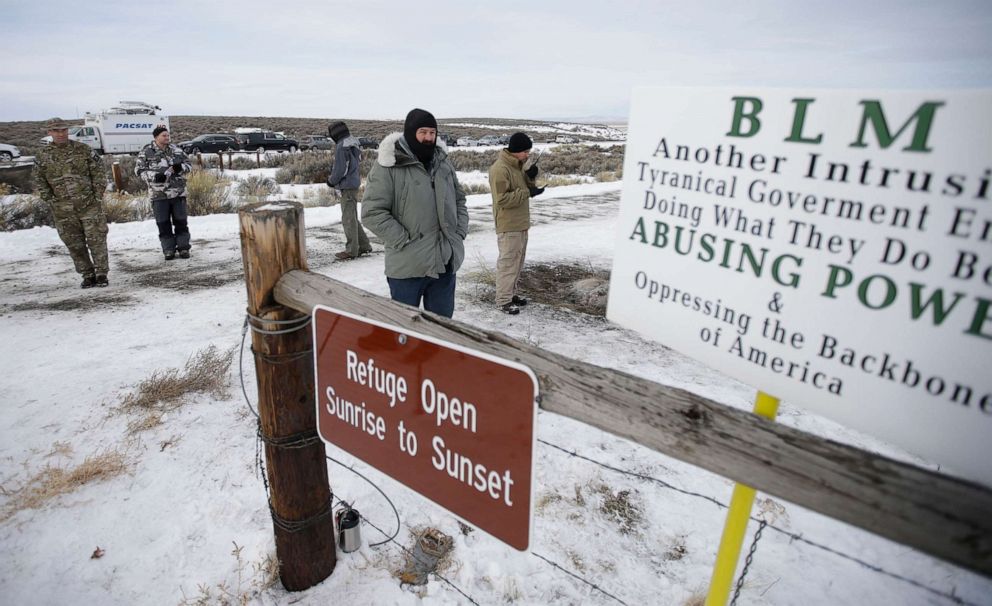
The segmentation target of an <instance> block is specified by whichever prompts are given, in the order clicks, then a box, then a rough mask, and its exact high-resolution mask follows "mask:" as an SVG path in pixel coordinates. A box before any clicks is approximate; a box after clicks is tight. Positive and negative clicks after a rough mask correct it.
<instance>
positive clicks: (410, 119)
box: [403, 108, 437, 170]
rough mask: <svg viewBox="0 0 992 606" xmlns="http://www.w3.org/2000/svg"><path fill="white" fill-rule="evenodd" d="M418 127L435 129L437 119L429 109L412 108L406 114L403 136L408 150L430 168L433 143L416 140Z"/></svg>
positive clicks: (432, 157) (432, 156)
mask: <svg viewBox="0 0 992 606" xmlns="http://www.w3.org/2000/svg"><path fill="white" fill-rule="evenodd" d="M418 128H433V129H437V120H435V119H434V115H433V114H431V113H430V112H429V111H427V110H423V109H419V108H414V109H411V110H410V113H408V114H407V115H406V121H405V122H404V123H403V138H404V139H406V144H407V145H409V146H410V151H412V152H413V154H414V155H415V156H417V159H418V160H420V162H421V163H422V164H423V165H424V167H425V168H427V169H428V170H430V164H431V160H433V159H434V144H433V143H430V144H428V143H421V142H420V141H417V129H418Z"/></svg>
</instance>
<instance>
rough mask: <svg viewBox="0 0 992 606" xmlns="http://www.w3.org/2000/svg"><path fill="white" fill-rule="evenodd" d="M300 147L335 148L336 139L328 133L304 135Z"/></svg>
mask: <svg viewBox="0 0 992 606" xmlns="http://www.w3.org/2000/svg"><path fill="white" fill-rule="evenodd" d="M300 149H334V141H332V140H331V138H330V137H328V136H327V135H304V136H303V138H301V139H300Z"/></svg>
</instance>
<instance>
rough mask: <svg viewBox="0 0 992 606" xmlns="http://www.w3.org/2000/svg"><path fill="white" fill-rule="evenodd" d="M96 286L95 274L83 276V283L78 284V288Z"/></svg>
mask: <svg viewBox="0 0 992 606" xmlns="http://www.w3.org/2000/svg"><path fill="white" fill-rule="evenodd" d="M94 286H96V276H83V283H82V284H80V285H79V287H80V288H93V287H94Z"/></svg>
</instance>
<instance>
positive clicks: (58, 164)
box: [34, 118, 110, 288]
mask: <svg viewBox="0 0 992 606" xmlns="http://www.w3.org/2000/svg"><path fill="white" fill-rule="evenodd" d="M45 127H46V128H47V130H48V134H49V135H50V136H51V137H52V143H51V145H48V146H46V147H44V148H42V149H41V151H39V152H38V154H37V155H36V156H35V170H34V177H35V189H36V190H37V191H38V195H39V196H41V199H42V200H43V201H45V202H46V203H47V204H48V205H49V206H50V207H51V209H52V216H53V218H54V219H55V229H57V230H58V232H59V237H60V238H62V241H63V242H65V245H66V248H68V249H69V255H70V256H71V257H72V263H73V265H75V266H76V271H77V272H78V273H79V274H80V275H82V276H83V283H82V287H83V288H91V287H93V286H107V285H108V284H109V282H108V281H107V273H108V271H109V269H110V267H109V266H110V261H109V258H108V254H107V215H106V214H105V213H104V210H103V192H104V191H105V190H106V189H107V176H106V174H105V173H104V171H103V163H102V162H101V161H100V159H99V158H97V157H96V156H95V155H94V153H93V150H92V149H91V148H90V146H88V145H86V144H85V143H80V142H79V141H70V140H69V124H68V123H67V122H65V121H64V120H62V119H61V118H52V119H51V120H49V121H48V122H47V123H46V124H45Z"/></svg>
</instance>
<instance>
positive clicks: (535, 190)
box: [530, 187, 544, 198]
mask: <svg viewBox="0 0 992 606" xmlns="http://www.w3.org/2000/svg"><path fill="white" fill-rule="evenodd" d="M543 193H544V188H543V187H531V188H530V197H531V198H536V197H537V196H540V195H541V194H543Z"/></svg>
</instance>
